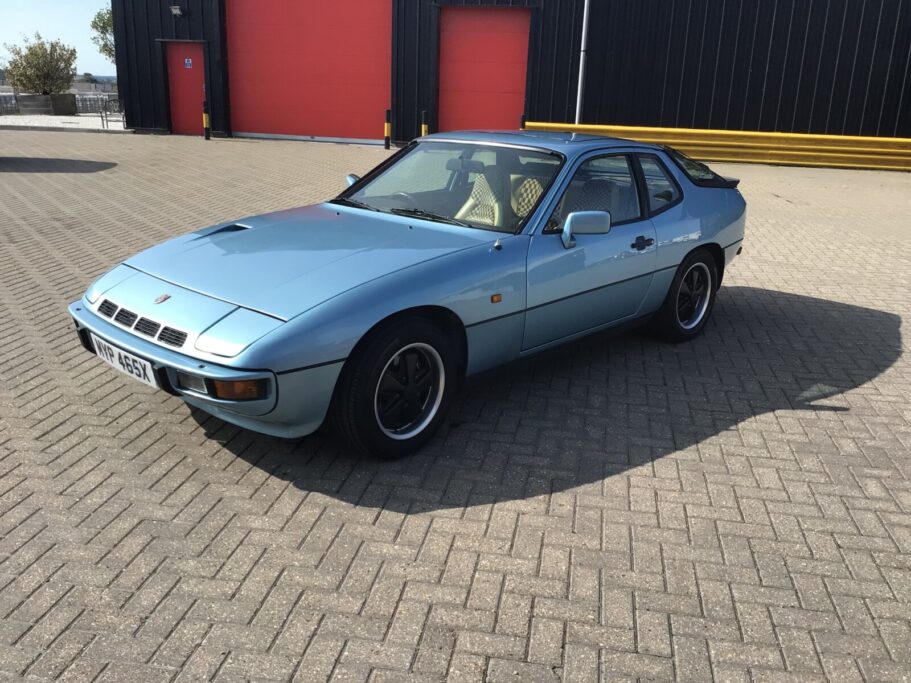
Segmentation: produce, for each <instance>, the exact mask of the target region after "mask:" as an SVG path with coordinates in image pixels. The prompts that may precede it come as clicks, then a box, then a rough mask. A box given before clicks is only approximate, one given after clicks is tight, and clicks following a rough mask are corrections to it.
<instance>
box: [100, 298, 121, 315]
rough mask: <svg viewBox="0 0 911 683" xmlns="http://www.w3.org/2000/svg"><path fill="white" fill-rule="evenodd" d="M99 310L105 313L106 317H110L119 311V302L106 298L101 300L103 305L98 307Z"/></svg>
mask: <svg viewBox="0 0 911 683" xmlns="http://www.w3.org/2000/svg"><path fill="white" fill-rule="evenodd" d="M98 312H99V313H100V314H101V315H103V316H104V317H105V318H110V317H111V316H112V315H114V314H115V313H116V312H117V304H115V303H114V302H113V301H111V300H110V299H105V300H104V301H102V302H101V305H100V306H99V307H98Z"/></svg>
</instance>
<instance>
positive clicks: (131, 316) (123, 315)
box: [114, 308, 139, 327]
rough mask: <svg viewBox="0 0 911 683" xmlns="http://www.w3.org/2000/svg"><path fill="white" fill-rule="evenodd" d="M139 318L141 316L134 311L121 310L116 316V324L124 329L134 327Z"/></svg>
mask: <svg viewBox="0 0 911 683" xmlns="http://www.w3.org/2000/svg"><path fill="white" fill-rule="evenodd" d="M138 317H139V316H138V315H136V314H135V313H133V311H128V310H127V309H125V308H121V309H120V310H119V311H117V315H115V316H114V322H118V323H120V324H121V325H123V326H124V327H133V323H135V322H136V318H138Z"/></svg>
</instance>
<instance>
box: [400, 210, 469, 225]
mask: <svg viewBox="0 0 911 683" xmlns="http://www.w3.org/2000/svg"><path fill="white" fill-rule="evenodd" d="M389 211H390V213H395V214H400V215H402V216H414V217H415V218H426V219H427V220H429V221H437V222H439V223H449V224H450V225H461V226H462V227H463V228H473V227H474V226H473V225H472V224H471V223H466V222H465V221H460V220H459V219H458V218H450V217H449V216H443V215H441V214H438V213H434V212H433V211H425V210H424V209H389Z"/></svg>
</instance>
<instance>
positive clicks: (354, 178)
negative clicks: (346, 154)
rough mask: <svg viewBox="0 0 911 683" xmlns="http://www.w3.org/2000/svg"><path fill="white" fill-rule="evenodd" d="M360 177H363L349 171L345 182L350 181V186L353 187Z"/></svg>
mask: <svg viewBox="0 0 911 683" xmlns="http://www.w3.org/2000/svg"><path fill="white" fill-rule="evenodd" d="M360 179H361V177H360V176H359V175H355V174H354V173H349V174H348V175H346V176H345V182H346V183H348V187H351V186H352V185H354V184H355V183H356V182H357V181H358V180H360Z"/></svg>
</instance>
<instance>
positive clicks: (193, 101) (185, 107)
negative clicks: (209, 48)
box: [166, 43, 206, 135]
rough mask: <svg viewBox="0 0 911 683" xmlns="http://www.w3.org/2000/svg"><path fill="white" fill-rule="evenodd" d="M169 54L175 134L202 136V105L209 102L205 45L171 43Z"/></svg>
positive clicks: (168, 45) (172, 123) (172, 115)
mask: <svg viewBox="0 0 911 683" xmlns="http://www.w3.org/2000/svg"><path fill="white" fill-rule="evenodd" d="M166 54H167V62H168V91H169V93H170V99H171V132H172V133H176V134H178V135H202V133H203V130H202V103H203V100H205V99H206V78H205V75H204V74H205V65H204V63H203V52H202V43H168V44H167V46H166Z"/></svg>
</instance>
